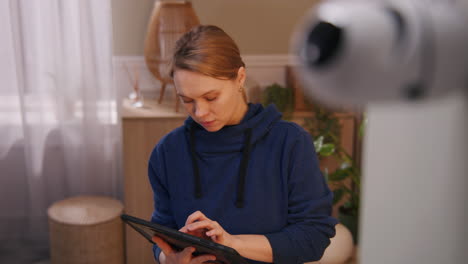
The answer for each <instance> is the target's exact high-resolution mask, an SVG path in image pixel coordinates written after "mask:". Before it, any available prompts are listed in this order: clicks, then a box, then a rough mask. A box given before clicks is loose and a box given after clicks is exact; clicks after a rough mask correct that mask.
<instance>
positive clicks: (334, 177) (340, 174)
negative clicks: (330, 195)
mask: <svg viewBox="0 0 468 264" xmlns="http://www.w3.org/2000/svg"><path fill="white" fill-rule="evenodd" d="M350 173H351V168H344V169H341V168H339V169H337V170H336V171H334V172H333V173H331V174H329V175H328V181H331V182H333V181H342V180H344V179H346V178H347V177H348V176H349V175H350Z"/></svg>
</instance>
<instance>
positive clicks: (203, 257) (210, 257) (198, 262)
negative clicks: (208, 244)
mask: <svg viewBox="0 0 468 264" xmlns="http://www.w3.org/2000/svg"><path fill="white" fill-rule="evenodd" d="M210 260H211V261H215V260H216V257H215V256H213V255H201V256H198V257H194V258H193V259H192V261H191V262H190V264H202V263H205V262H207V261H210Z"/></svg>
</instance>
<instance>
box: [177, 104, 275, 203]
mask: <svg viewBox="0 0 468 264" xmlns="http://www.w3.org/2000/svg"><path fill="white" fill-rule="evenodd" d="M280 118H281V114H280V113H279V112H278V110H277V109H276V107H275V106H274V105H270V106H268V107H267V108H265V109H264V108H263V106H262V105H260V104H249V105H248V110H247V113H246V114H245V116H244V118H243V119H242V121H241V122H240V123H239V124H237V125H232V126H225V127H223V128H222V129H220V130H219V131H216V132H208V131H206V130H205V129H204V128H203V127H202V126H200V125H199V124H198V123H196V122H195V121H194V120H193V119H192V118H191V117H189V118H188V119H187V120H186V121H185V128H186V132H187V136H188V137H187V138H188V142H189V147H190V156H191V158H192V165H193V175H194V178H195V179H194V182H195V186H194V196H195V198H197V199H199V198H202V197H203V191H202V189H203V187H202V185H201V175H200V169H199V166H198V164H199V154H201V155H203V154H217V155H221V154H223V153H231V152H240V151H242V159H241V163H240V166H239V179H238V186H237V199H236V207H237V208H243V207H244V189H245V179H246V177H247V169H248V163H249V158H250V152H251V149H252V147H253V146H254V145H255V143H256V142H257V141H258V140H260V139H261V138H262V137H263V136H265V135H266V134H267V133H268V131H269V130H270V129H271V126H272V125H273V123H274V122H275V121H277V120H279V119H280Z"/></svg>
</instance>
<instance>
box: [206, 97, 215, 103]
mask: <svg viewBox="0 0 468 264" xmlns="http://www.w3.org/2000/svg"><path fill="white" fill-rule="evenodd" d="M217 98H218V97H213V98H206V100H207V101H208V102H211V101H214V100H216V99H217Z"/></svg>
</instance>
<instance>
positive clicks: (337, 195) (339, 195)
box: [333, 189, 345, 204]
mask: <svg viewBox="0 0 468 264" xmlns="http://www.w3.org/2000/svg"><path fill="white" fill-rule="evenodd" d="M344 193H345V191H344V190H343V189H336V190H334V191H333V204H336V203H337V202H339V201H340V200H341V198H343V195H344Z"/></svg>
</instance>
